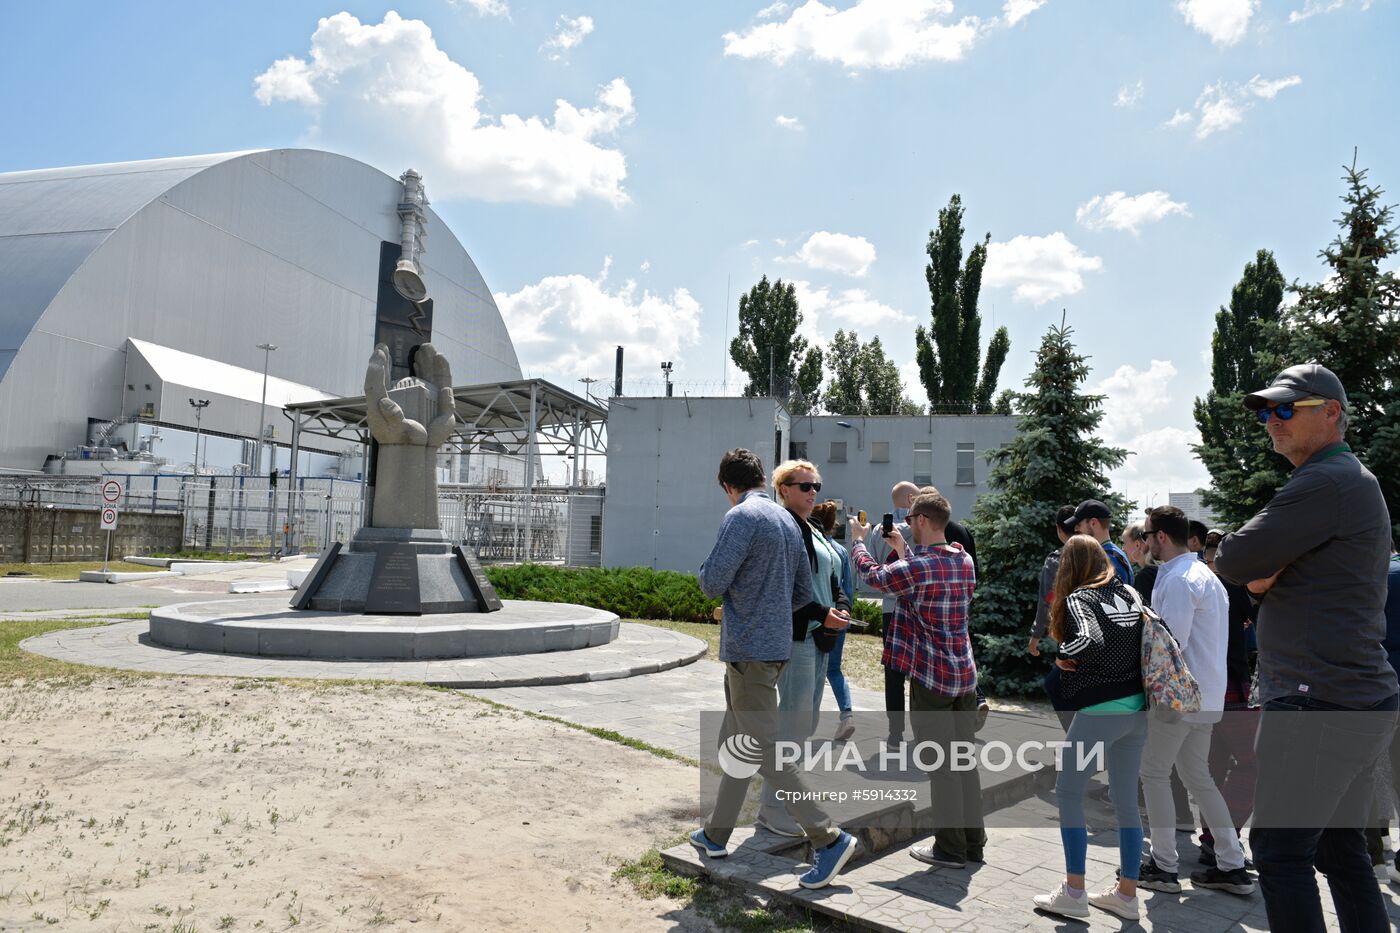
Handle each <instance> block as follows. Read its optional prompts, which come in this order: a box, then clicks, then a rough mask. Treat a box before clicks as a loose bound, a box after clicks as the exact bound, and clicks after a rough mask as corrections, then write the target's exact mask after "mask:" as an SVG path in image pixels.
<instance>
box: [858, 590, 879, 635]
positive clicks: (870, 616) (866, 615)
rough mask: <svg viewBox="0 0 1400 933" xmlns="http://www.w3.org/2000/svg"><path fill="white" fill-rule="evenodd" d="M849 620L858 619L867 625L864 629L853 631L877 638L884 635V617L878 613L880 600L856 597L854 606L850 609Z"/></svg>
mask: <svg viewBox="0 0 1400 933" xmlns="http://www.w3.org/2000/svg"><path fill="white" fill-rule="evenodd" d="M851 618H853V619H860V620H861V621H862V622H865V623H866V624H867V627H866V628H862V629H853V631H858V632H863V633H865V634H866V635H875V636H877V637H879V636H882V635H884V633H885V617H884V616H883V615H881V613H880V600H878V599H876V600H870V599H864V598H861V597H859V596H858V597H856V604H855V606H854V607H853V608H852V609H851Z"/></svg>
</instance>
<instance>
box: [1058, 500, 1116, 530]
mask: <svg viewBox="0 0 1400 933" xmlns="http://www.w3.org/2000/svg"><path fill="white" fill-rule="evenodd" d="M1112 517H1113V513H1112V512H1110V511H1109V510H1108V506H1106V505H1104V504H1103V503H1102V502H1100V501H1099V500H1098V499H1085V500H1084V501H1083V502H1081V503H1079V508H1077V509H1075V510H1074V514H1073V515H1071V516H1070V517H1069V518H1067V519H1065V520H1064V522H1062V523H1061V525H1060V527H1062V528H1064V530H1065V531H1068V532H1071V533H1072V532H1073V531H1074V526H1075V525H1078V524H1079V523H1080V522H1082V521H1084V519H1086V518H1097V519H1101V520H1103V521H1105V522H1106V521H1108V520H1109V519H1110V518H1112Z"/></svg>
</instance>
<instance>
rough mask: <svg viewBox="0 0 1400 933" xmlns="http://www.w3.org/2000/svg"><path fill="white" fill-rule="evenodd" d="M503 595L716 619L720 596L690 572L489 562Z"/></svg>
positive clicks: (639, 615) (635, 614)
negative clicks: (708, 591)
mask: <svg viewBox="0 0 1400 933" xmlns="http://www.w3.org/2000/svg"><path fill="white" fill-rule="evenodd" d="M486 576H487V577H488V578H490V580H491V585H492V586H494V587H495V588H496V592H497V593H498V594H499V595H500V596H501V598H502V599H535V600H540V601H541V602H551V603H577V604H578V605H581V606H591V607H593V608H594V609H602V610H604V611H606V612H615V613H617V614H618V615H619V616H621V617H622V618H624V619H669V620H672V621H676V622H713V621H714V618H713V616H712V613H713V612H714V609H715V607H716V606H718V605H719V600H717V599H707V598H706V597H705V594H704V593H701V592H700V584H699V583H698V582H696V580H695V578H694V577H692V576H691V575H689V574H685V573H677V572H676V571H674V570H652V569H650V568H649V567H550V566H546V565H543V564H518V565H514V566H499V567H495V566H493V567H487V568H486Z"/></svg>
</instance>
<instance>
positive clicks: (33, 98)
mask: <svg viewBox="0 0 1400 933" xmlns="http://www.w3.org/2000/svg"><path fill="white" fill-rule="evenodd" d="M1397 4H1400V0H1153V2H1136V3H1090V2H1085V0H1078V2H1072V0H981V2H972V0H831V2H830V3H829V4H827V3H822V2H818V0H805V2H798V3H794V2H783V0H779V2H775V3H772V4H771V5H770V4H768V3H766V2H765V0H759V2H718V0H717V2H710V3H686V4H682V3H674V2H668V3H654V2H653V3H645V2H632V3H603V2H591V0H548V2H524V0H421V2H406V3H397V4H393V5H385V4H382V3H378V4H371V3H359V2H355V3H344V2H329V0H328V2H303V0H282V2H278V3H265V2H249V3H240V4H172V3H168V2H142V0H127V2H123V3H121V4H99V3H96V2H71V3H62V4H21V3H18V2H14V0H10V2H6V3H4V4H3V10H4V14H5V23H6V30H5V38H4V39H3V45H4V54H3V55H0V75H3V76H4V77H5V78H6V79H7V84H8V86H10V87H11V88H12V93H10V94H9V95H7V96H6V98H5V100H4V101H3V102H0V113H3V114H4V121H3V122H4V125H5V126H6V127H7V128H8V132H6V133H5V134H0V171H18V170H23V169H33V168H45V167H51V166H60V165H80V164H88V163H98V162H116V161H127V160H136V159H150V158H161V157H168V156H179V155H191V154H197V153H206V152H223V151H233V150H244V149H255V148H279V147H298V146H303V147H311V148H321V149H329V150H332V151H336V152H340V153H343V154H345V155H349V156H352V157H354V158H358V159H361V160H363V161H365V162H368V163H370V164H372V165H375V166H377V167H378V168H380V169H382V170H384V171H385V172H387V173H389V174H391V175H394V176H397V175H399V174H400V173H401V172H402V171H403V170H404V169H406V168H408V167H413V168H415V169H417V170H418V171H420V172H421V173H422V174H423V176H424V181H425V184H426V186H427V190H428V194H429V197H430V198H431V200H432V203H433V207H434V209H435V210H436V211H437V212H438V213H439V215H441V216H442V217H443V219H444V220H445V221H446V222H447V223H448V224H449V226H450V227H451V228H452V230H453V232H454V233H455V234H456V236H457V237H458V239H459V240H461V242H462V244H463V245H464V246H465V247H466V249H467V251H468V253H469V254H470V255H471V256H472V258H473V259H474V260H475V262H476V264H477V266H478V268H479V269H480V270H481V272H482V274H483V276H484V277H485V279H486V282H487V284H488V285H489V286H490V288H491V289H492V291H493V293H494V295H495V298H496V301H497V304H498V305H499V306H500V308H501V310H502V312H503V314H504V316H505V320H506V323H507V326H508V327H509V328H510V330H511V334H512V337H513V339H514V341H515V344H516V349H517V352H518V354H519V356H520V359H521V365H522V368H523V369H524V371H525V372H526V374H527V375H532V376H543V377H546V378H549V379H551V380H552V381H554V382H556V383H559V384H561V385H565V386H573V385H574V380H575V379H578V378H580V377H584V376H593V377H602V378H604V379H610V377H611V374H612V357H613V352H614V347H615V346H617V345H619V344H620V345H623V346H625V347H626V360H627V374H628V375H627V391H629V392H633V393H636V394H643V393H655V392H657V391H659V386H660V384H661V371H660V364H661V362H662V361H671V362H673V363H674V373H673V379H674V381H675V382H676V385H677V391H678V392H680V391H684V392H688V393H690V394H691V395H704V394H718V393H721V392H724V393H727V394H734V393H735V392H736V391H737V390H738V389H740V388H741V387H742V377H741V376H740V375H738V374H736V373H735V371H734V369H733V367H732V365H729V364H728V360H727V352H726V347H727V341H728V339H729V338H732V337H733V336H734V334H735V331H736V328H737V323H736V316H735V309H736V306H737V303H738V297H739V294H740V293H741V292H743V291H745V290H747V289H748V288H750V287H751V286H752V285H753V284H755V283H756V282H757V281H758V280H759V277H760V276H762V275H765V274H766V275H768V276H769V278H770V279H772V278H783V279H784V280H787V281H792V282H794V283H796V287H797V291H798V295H799V299H800V302H801V307H802V312H803V316H804V321H803V325H802V331H803V333H804V334H805V335H806V336H807V337H808V338H809V339H811V340H813V341H815V342H819V343H825V342H827V341H829V340H830V338H831V337H832V335H834V333H835V332H836V330H837V329H842V328H844V329H854V330H856V331H857V332H858V333H859V334H860V336H861V337H862V338H863V339H867V340H868V339H869V338H871V337H874V336H877V335H878V336H879V337H880V338H881V342H882V343H883V344H884V346H885V347H886V349H887V350H888V351H889V353H890V355H891V357H892V358H893V360H894V361H895V363H896V364H897V365H898V366H899V367H900V370H901V372H902V374H903V375H904V378H905V382H906V392H907V394H909V395H910V396H911V397H912V398H914V399H915V400H916V401H923V400H924V394H923V389H922V386H921V385H920V384H919V383H918V378H917V368H916V367H915V365H914V329H915V327H916V326H917V325H918V324H920V323H927V322H928V320H929V297H928V290H927V285H926V283H925V280H924V265H925V263H926V261H927V259H926V256H925V253H924V247H925V244H926V242H927V238H928V232H929V230H930V229H931V228H932V227H933V226H934V225H935V224H936V222H937V216H938V211H939V209H940V208H942V207H944V206H945V205H946V204H947V203H948V199H949V197H950V196H951V195H952V194H954V193H956V194H959V195H961V197H962V201H963V204H964V206H965V209H966V214H965V217H964V223H965V227H966V228H967V237H966V240H965V245H966V246H967V247H969V248H970V246H971V245H972V243H973V241H974V239H978V238H981V237H982V236H984V235H986V234H990V235H991V245H990V247H989V258H988V263H987V269H986V274H985V276H984V280H983V290H982V298H981V306H980V307H981V311H982V316H983V342H984V344H985V342H986V341H987V340H988V339H990V337H991V334H992V331H993V329H994V327H995V326H1000V325H1005V326H1006V327H1007V328H1008V329H1009V331H1010V335H1011V354H1010V357H1009V359H1008V360H1007V363H1006V365H1005V366H1004V367H1003V369H1002V373H1001V384H1000V386H1001V388H1013V389H1019V388H1021V385H1022V382H1023V381H1024V379H1025V378H1026V376H1027V374H1028V373H1029V371H1030V368H1031V365H1032V363H1033V359H1034V353H1035V349H1036V347H1037V346H1038V344H1039V342H1040V339H1041V337H1042V336H1043V335H1044V333H1045V331H1046V329H1047V328H1048V327H1049V326H1050V325H1051V324H1054V323H1058V322H1059V321H1060V320H1061V317H1062V315H1063V316H1064V318H1065V319H1066V320H1067V321H1068V323H1069V324H1070V326H1072V327H1073V328H1074V331H1075V338H1074V339H1075V341H1076V344H1077V346H1078V347H1079V348H1080V350H1081V351H1082V352H1084V353H1085V354H1086V355H1087V356H1088V357H1089V358H1090V365H1091V366H1092V368H1093V372H1092V375H1091V377H1090V380H1089V384H1088V388H1089V389H1090V390H1091V391H1097V392H1100V393H1103V394H1105V395H1107V399H1106V401H1105V403H1104V408H1105V420H1104V423H1103V426H1102V432H1101V433H1102V434H1103V436H1104V437H1105V439H1106V440H1108V441H1109V442H1111V443H1114V444H1117V445H1120V446H1123V447H1125V448H1127V449H1129V450H1130V451H1132V453H1131V454H1130V456H1129V459H1128V462H1127V464H1126V465H1125V466H1124V467H1123V468H1122V469H1120V470H1118V471H1116V472H1115V473H1113V474H1112V479H1113V482H1114V487H1115V489H1116V490H1117V491H1119V492H1122V493H1125V494H1126V495H1128V496H1130V497H1132V498H1135V499H1138V500H1141V501H1142V502H1144V503H1147V502H1149V501H1156V502H1157V503H1159V504H1160V503H1161V502H1162V501H1165V499H1166V495H1167V493H1168V492H1172V491H1176V492H1181V491H1189V490H1192V489H1195V488H1197V487H1198V486H1202V485H1204V484H1206V483H1207V482H1208V477H1207V475H1206V473H1205V471H1204V470H1203V469H1202V467H1201V466H1200V464H1199V463H1198V462H1197V461H1196V460H1195V459H1194V458H1193V457H1192V455H1191V453H1190V450H1189V446H1190V444H1191V443H1193V442H1194V441H1195V440H1197V436H1196V432H1195V428H1194V425H1193V422H1192V418H1191V405H1192V400H1193V399H1194V398H1195V397H1197V396H1198V395H1202V394H1204V392H1205V390H1206V389H1207V387H1208V385H1209V348H1210V336H1211V332H1212V330H1213V328H1214V314H1215V312H1216V310H1217V309H1218V308H1219V307H1220V306H1221V305H1222V304H1226V303H1228V301H1229V295H1230V290H1231V288H1232V286H1233V285H1234V283H1235V282H1236V281H1237V280H1238V279H1239V277H1240V274H1241V272H1242V270H1243V267H1244V265H1245V264H1246V263H1247V262H1249V261H1251V260H1252V259H1253V257H1254V255H1255V253H1256V251H1257V250H1259V249H1269V250H1272V251H1273V252H1274V254H1275V256H1276V258H1277V260H1278V262H1279V265H1280V267H1281V268H1282V270H1283V273H1284V275H1285V277H1286V278H1287V279H1288V280H1289V281H1290V282H1291V281H1294V280H1300V281H1302V282H1314V281H1318V280H1320V279H1321V278H1323V277H1324V275H1325V272H1324V270H1323V269H1322V267H1321V265H1320V263H1319V261H1318V258H1317V253H1318V251H1319V250H1320V249H1321V248H1323V247H1324V246H1325V245H1326V244H1327V243H1328V242H1329V241H1330V240H1331V239H1332V237H1333V236H1334V235H1335V231H1336V227H1335V220H1336V218H1337V217H1338V216H1339V213H1340V208H1341V202H1340V200H1339V198H1340V196H1341V194H1342V191H1343V189H1342V182H1341V177H1340V176H1341V173H1342V166H1343V164H1345V163H1350V162H1351V160H1352V156H1353V150H1354V149H1355V150H1357V151H1359V164H1360V165H1362V166H1364V167H1367V168H1368V169H1369V170H1370V172H1371V176H1370V177H1371V180H1372V182H1373V183H1375V184H1378V185H1379V186H1381V187H1382V188H1389V189H1392V190H1394V189H1397V186H1400V145H1398V144H1400V124H1397V122H1396V121H1395V120H1394V119H1393V114H1394V108H1395V101H1396V98H1397V94H1396V91H1397V86H1398V85H1400V69H1396V68H1395V67H1394V65H1393V64H1387V62H1391V61H1392V55H1393V48H1392V45H1393V39H1394V37H1395V36H1396V35H1400V8H1398V7H1397ZM1387 114H1390V115H1391V116H1389V117H1387V116H1386V115H1387ZM1392 200H1400V198H1388V199H1387V201H1392ZM428 248H429V249H430V250H431V248H432V246H431V242H429V244H428Z"/></svg>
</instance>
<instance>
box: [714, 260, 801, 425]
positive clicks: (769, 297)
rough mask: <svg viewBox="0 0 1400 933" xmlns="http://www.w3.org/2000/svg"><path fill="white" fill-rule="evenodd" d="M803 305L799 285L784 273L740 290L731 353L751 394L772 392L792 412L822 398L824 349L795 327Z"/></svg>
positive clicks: (799, 320)
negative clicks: (809, 342)
mask: <svg viewBox="0 0 1400 933" xmlns="http://www.w3.org/2000/svg"><path fill="white" fill-rule="evenodd" d="M801 323H802V311H801V309H800V308H798V306H797V289H796V288H795V287H794V286H793V284H792V283H790V282H789V283H784V282H783V280H782V279H778V280H777V281H776V282H773V283H771V284H770V283H769V281H768V276H766V275H765V276H763V278H762V279H760V280H759V283H758V284H757V285H755V286H754V287H753V288H751V289H749V290H748V292H746V293H745V294H743V295H740V296H739V336H737V337H735V338H734V339H733V340H731V341H730V342H729V357H730V359H732V360H733V361H734V365H735V366H738V367H739V368H740V369H742V370H743V371H744V373H745V374H746V375H747V376H748V377H749V381H748V384H747V385H745V386H744V395H745V396H746V397H748V398H756V397H758V396H766V395H770V394H771V395H773V396H775V397H777V398H780V399H782V400H783V401H784V402H786V403H787V404H788V406H789V408H790V409H791V410H792V412H793V414H805V413H807V412H809V411H815V410H817V408H818V406H819V405H820V402H821V383H822V351H821V348H820V347H808V346H807V340H806V338H805V337H801V336H799V335H798V333H797V328H798V326H799V325H800V324H801Z"/></svg>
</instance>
